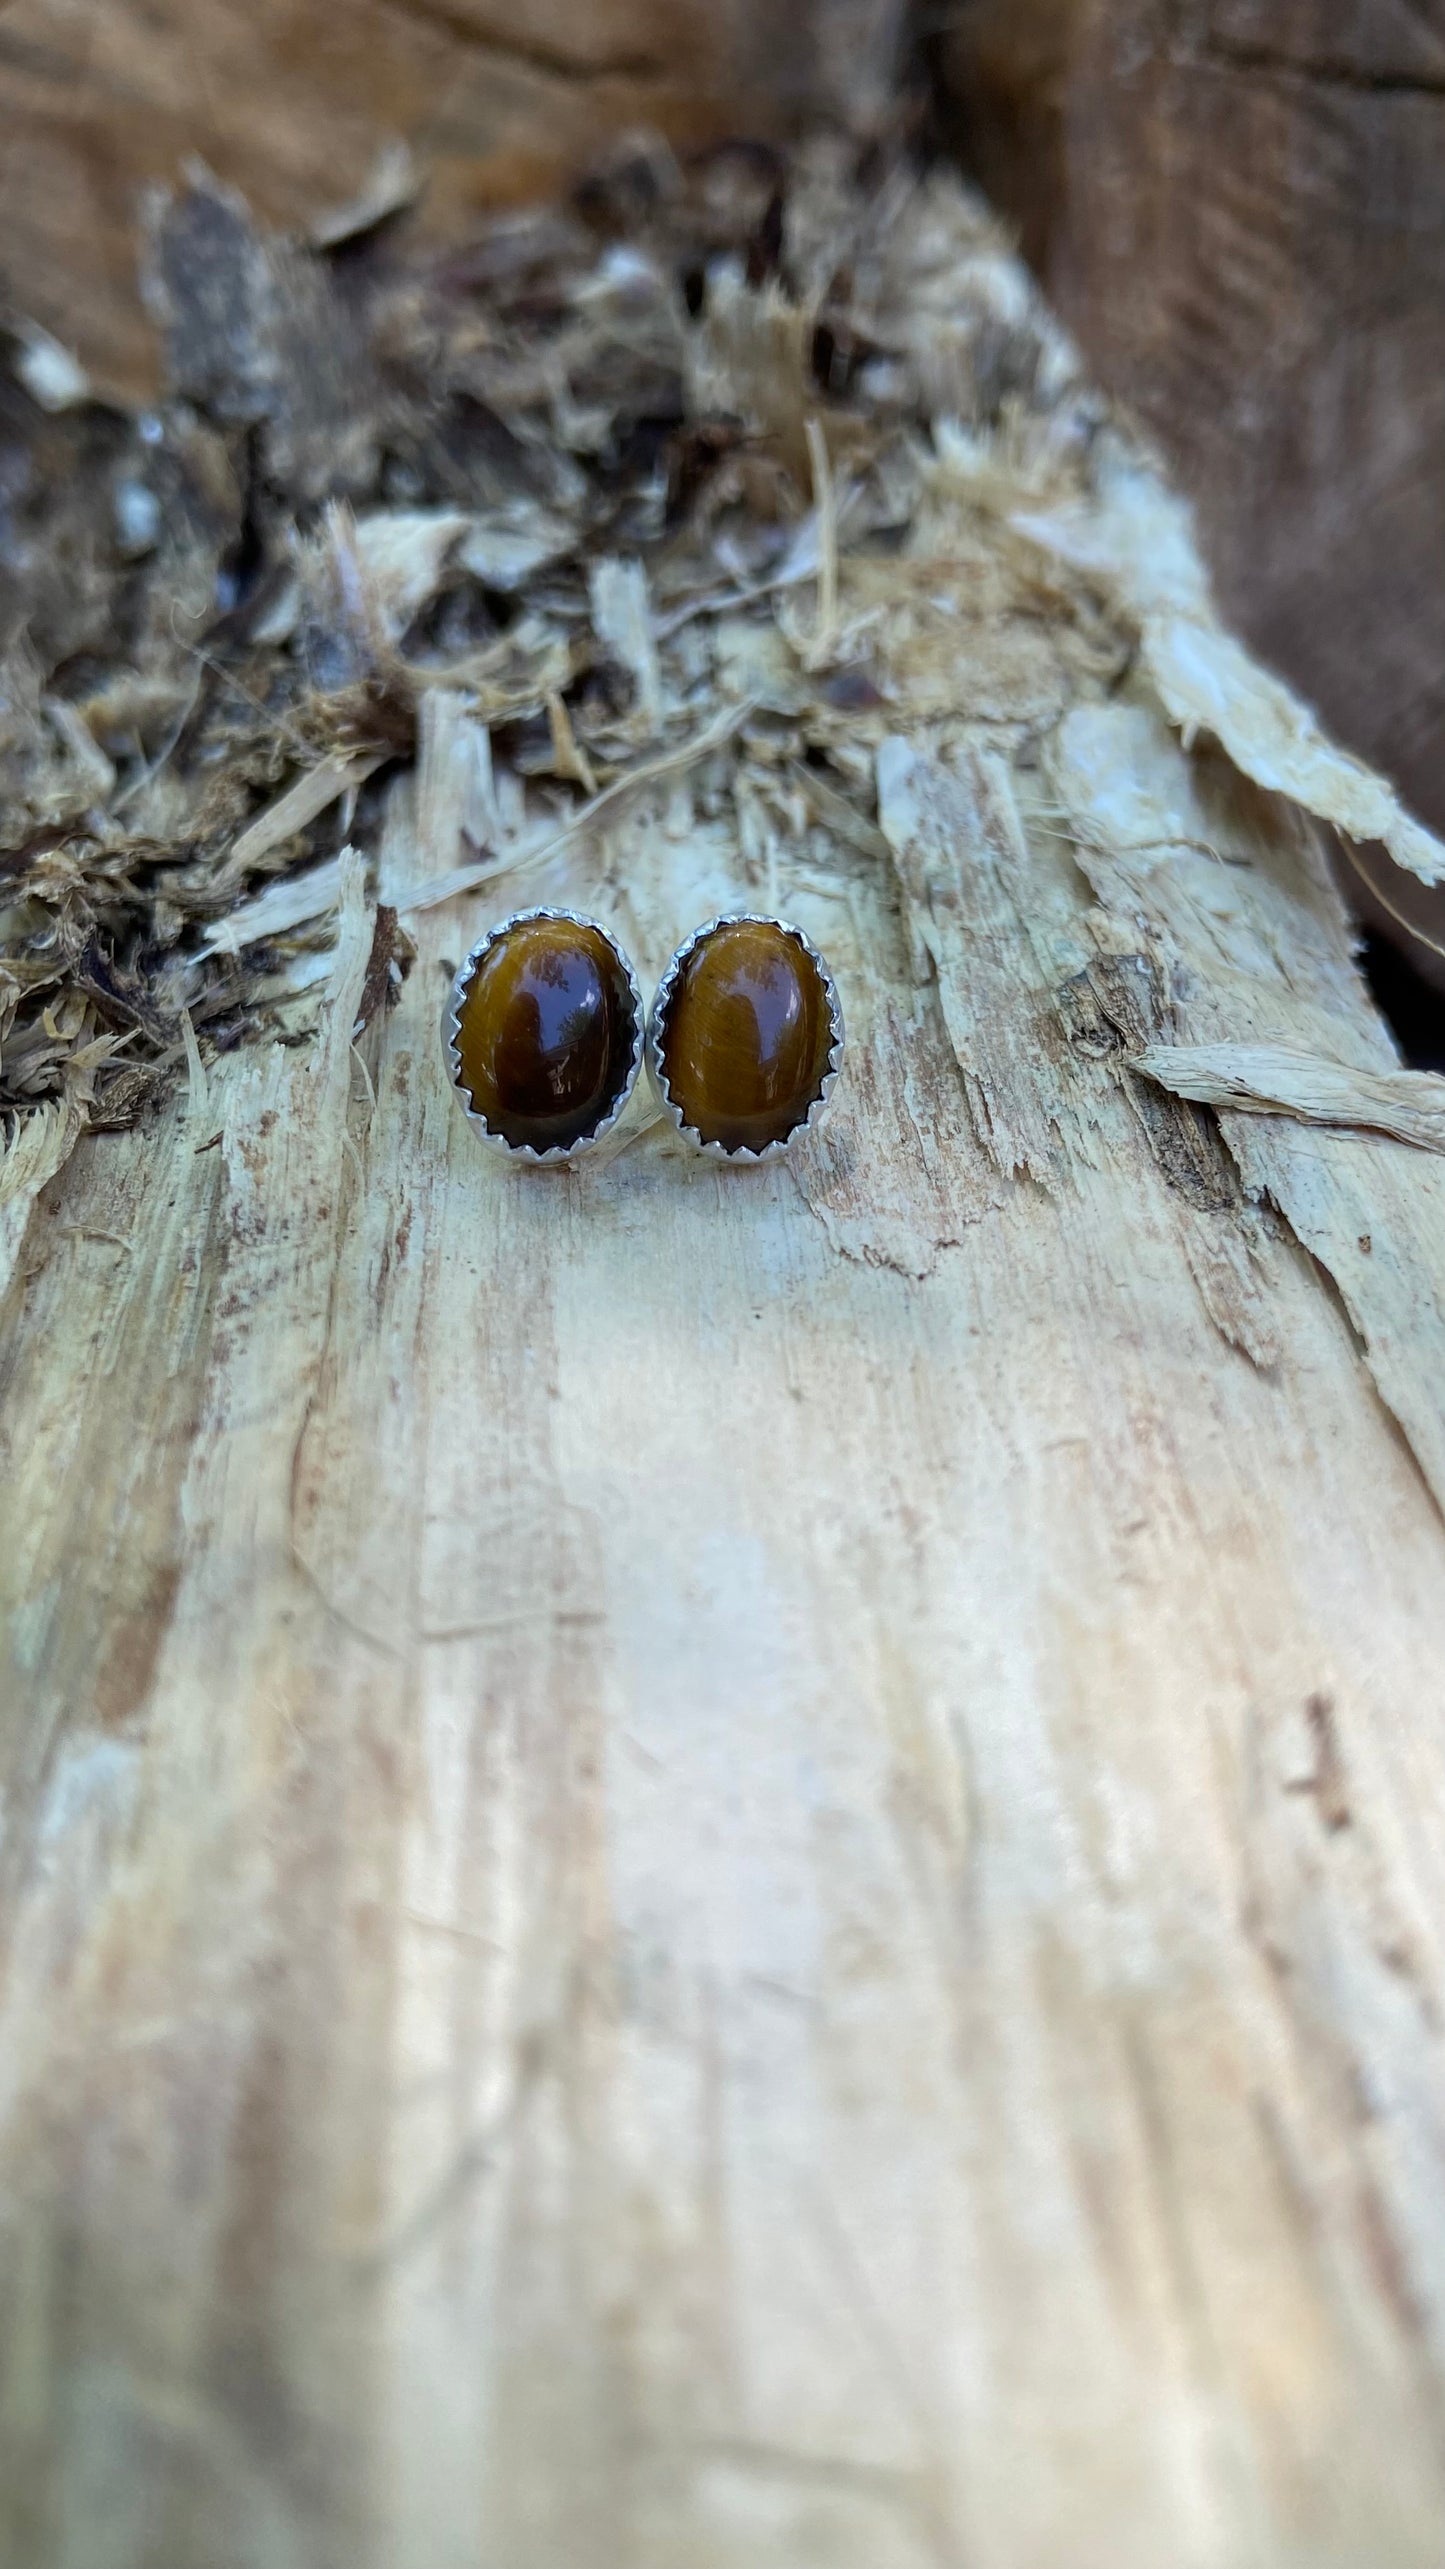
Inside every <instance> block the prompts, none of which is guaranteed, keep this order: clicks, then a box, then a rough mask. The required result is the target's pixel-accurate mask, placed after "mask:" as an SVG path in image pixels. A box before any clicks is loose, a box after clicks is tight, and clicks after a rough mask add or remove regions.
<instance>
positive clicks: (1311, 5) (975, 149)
mask: <svg viewBox="0 0 1445 2569" xmlns="http://www.w3.org/2000/svg"><path fill="white" fill-rule="evenodd" d="M940 60H941V63H942V66H943V73H944V78H945V82H946V84H947V86H948V88H949V89H950V91H951V92H952V94H953V96H954V98H955V99H956V101H957V102H958V113H959V116H960V118H961V131H962V137H963V140H964V143H965V147H966V149H967V152H968V155H969V158H970V160H971V161H972V163H973V165H974V166H975V167H976V168H977V170H978V171H979V173H980V175H981V176H982V178H983V180H984V182H985V184H986V185H987V186H988V187H989V189H990V191H991V192H992V193H993V194H994V196H995V197H996V199H997V201H998V202H999V203H1000V204H1002V205H1004V206H1006V207H1007V208H1008V209H1009V210H1010V211H1012V212H1013V213H1015V214H1016V215H1017V217H1018V218H1019V220H1020V221H1021V223H1022V226H1023V229H1024V236H1025V241H1026V246H1027V247H1028V249H1029V252H1030V255H1031V257H1032V258H1033V259H1034V261H1035V263H1036V265H1037V266H1038V267H1039V269H1040V272H1041V274H1042V275H1043V276H1044V278H1045V280H1046V282H1047V285H1048V287H1049V290H1050V293H1051V294H1052V296H1053V298H1054V300H1055V302H1056V303H1057V305H1058V306H1059V308H1060V309H1061V311H1062V312H1063V314H1064V316H1065V317H1066V319H1067V320H1068V321H1069V322H1070V324H1071V325H1072V326H1073V327H1074V328H1075V329H1076V330H1077V332H1078V333H1079V335H1080V337H1081V339H1082V340H1083V342H1084V344H1085V346H1086V347H1087V349H1088V351H1089V354H1090V357H1091V359H1092V360H1093V362H1094V364H1095V365H1096V367H1097V368H1098V370H1099V372H1100V374H1101V375H1102V376H1103V378H1104V379H1105V381H1106V382H1108V383H1109V385H1110V386H1111V388H1112V389H1113V390H1115V391H1116V392H1118V393H1120V394H1121V395H1122V396H1123V397H1124V398H1125V399H1127V400H1128V401H1129V402H1130V403H1131V404H1132V405H1133V407H1134V408H1135V410H1136V411H1137V412H1138V414H1139V415H1140V416H1141V417H1142V418H1143V419H1145V420H1146V421H1147V422H1148V423H1149V425H1150V427H1151V428H1152V429H1153V430H1154V431H1155V432H1156V433H1157V435H1158V436H1159V437H1160V439H1161V440H1162V442H1163V443H1164V445H1165V447H1166V449H1167V451H1168V453H1169V455H1170V458H1171V461H1172V463H1173V465H1174V467H1175V469H1176V470H1177V472H1178V473H1179V474H1180V476H1181V477H1182V479H1183V480H1184V482H1185V484H1186V486H1187V487H1188V488H1189V489H1190V491H1191V492H1192V493H1193V495H1194V496H1195V498H1196V499H1197V501H1198V503H1199V506H1200V510H1201V514H1202V518H1203V523H1204V531H1205V536H1206V542H1207V549H1208V552H1209V555H1210V558H1211V561H1212V564H1213V566H1214V569H1215V572H1216V575H1217V577H1218V580H1219V584H1220V588H1221V592H1222V595H1223V598H1224V602H1225V606H1226V610H1227V612H1228V614H1229V616H1230V618H1231V620H1232V621H1233V622H1234V623H1235V624H1236V625H1237V626H1238V627H1239V628H1240V629H1241V630H1242V631H1243V632H1244V633H1245V635H1246V636H1247V638H1248V639H1249V640H1250V641H1251V642H1252V643H1253V644H1254V645H1255V647H1256V648H1257V649H1258V650H1260V651H1261V652H1262V653H1263V654H1264V655H1265V656H1266V657H1267V658H1269V659H1270V660H1272V661H1273V662H1275V663H1276V664H1277V665H1278V666H1279V667H1280V668H1282V669H1283V670H1285V671H1286V672H1287V674H1288V675H1289V676H1290V677H1291V678H1292V679H1293V681H1294V682H1295V683H1296V684H1297V685H1298V686H1299V687H1301V688H1302V689H1303V690H1304V692H1305V693H1306V694H1307V695H1308V696H1309V697H1310V698H1311V699H1312V700H1313V701H1314V702H1316V703H1317V704H1318V705H1319V707H1320V709H1321V711H1322V712H1323V714H1324V715H1325V717H1326V719H1327V720H1328V721H1329V722H1330V723H1331V724H1332V725H1333V727H1334V728H1335V729H1336V730H1337V731H1338V732H1339V733H1340V734H1341V736H1342V737H1343V738H1345V739H1346V740H1348V741H1350V742H1351V743H1352V744H1353V746H1355V747H1356V748H1357V749H1359V750H1361V751H1362V752H1363V753H1364V754H1365V755H1367V756H1369V757H1371V758H1373V759H1375V760H1377V761H1378V762H1379V763H1380V764H1381V765H1382V766H1383V767H1384V768H1385V769H1386V771H1387V773H1389V774H1390V775H1392V776H1393V777H1394V778H1395V779H1396V780H1397V781H1398V783H1399V784H1400V786H1401V787H1402V789H1403V790H1404V792H1405V793H1406V794H1407V796H1408V797H1409V798H1410V799H1411V800H1412V801H1413V802H1414V803H1416V804H1417V805H1418V806H1419V808H1420V809H1422V810H1423V811H1424V813H1425V815H1426V817H1427V818H1429V819H1433V820H1435V821H1437V822H1438V821H1439V820H1440V819H1441V818H1442V816H1445V609H1442V606H1441V599H1442V596H1445V581H1442V576H1441V574H1442V568H1445V503H1442V499H1441V494H1440V487H1439V474H1438V471H1437V469H1436V458H1437V456H1438V453H1439V448H1440V441H1441V433H1442V426H1445V418H1442V401H1445V395H1442V391H1441V386H1442V383H1445V364H1442V357H1445V348H1442V337H1441V333H1442V321H1441V314H1442V311H1445V300H1442V293H1441V287H1442V277H1445V267H1442V262H1445V246H1442V245H1445V198H1442V180H1441V175H1440V173H1441V170H1442V167H1445V158H1442V150H1441V144H1442V136H1445V13H1442V11H1441V10H1440V8H1439V7H1438V6H1437V5H1435V0H1426V5H1423V6H1405V5H1397V4H1396V0H1359V5H1355V6H1351V7H1348V8H1342V7H1340V6H1338V5H1330V0H1026V4H1025V5H1022V6H1020V5H1018V0H967V5H966V6H964V7H963V8H962V9H960V10H958V11H957V12H956V13H954V14H953V16H952V17H951V19H950V24H949V28H948V32H947V34H946V36H945V37H944V38H943V39H942V40H941V53H940ZM1411 906H1412V907H1414V906H1416V905H1415V904H1414V902H1413V901H1412V905H1411ZM1431 907H1432V908H1433V914H1434V916H1435V919H1436V922H1437V925H1436V929H1435V933H1437V934H1438V916H1439V905H1438V904H1435V905H1431Z"/></svg>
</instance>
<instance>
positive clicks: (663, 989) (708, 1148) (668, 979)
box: [647, 910, 843, 1168]
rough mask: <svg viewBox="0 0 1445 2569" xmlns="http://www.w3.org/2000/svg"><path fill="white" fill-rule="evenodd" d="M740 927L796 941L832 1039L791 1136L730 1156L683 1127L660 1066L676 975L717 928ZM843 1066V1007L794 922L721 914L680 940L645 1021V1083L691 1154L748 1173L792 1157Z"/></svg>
mask: <svg viewBox="0 0 1445 2569" xmlns="http://www.w3.org/2000/svg"><path fill="white" fill-rule="evenodd" d="M741 927H755V928H781V929H782V930H783V932H784V934H785V935H786V936H790V937H796V938H797V941H798V943H799V945H800V946H801V947H802V949H803V952H804V953H805V954H806V955H807V957H808V959H809V961H810V962H811V963H812V964H813V965H814V966H815V968H816V970H817V973H818V976H819V978H820V980H821V981H822V984H823V990H824V994H825V996H826V998H827V1002H828V1022H829V1026H830V1028H831V1030H832V1038H833V1039H832V1042H831V1044H830V1045H829V1048H828V1062H827V1068H826V1069H825V1070H824V1073H823V1078H822V1082H821V1085H820V1086H819V1089H818V1094H817V1096H816V1097H815V1098H814V1100H813V1103H812V1105H811V1106H810V1107H809V1109H808V1112H807V1114H806V1115H804V1116H803V1117H802V1119H801V1120H800V1122H798V1123H796V1124H795V1125H794V1126H793V1129H792V1131H791V1133H784V1134H783V1136H782V1138H781V1140H779V1141H776V1142H765V1143H764V1145H763V1148H762V1149H761V1150H760V1151H754V1150H751V1149H750V1148H749V1147H748V1145H747V1144H746V1143H739V1144H738V1145H737V1147H736V1148H735V1149H733V1150H729V1149H728V1147H727V1144H726V1143H725V1142H705V1141H704V1140H703V1138H702V1135H701V1133H699V1132H698V1131H697V1129H696V1127H695V1126H694V1125H692V1124H689V1123H687V1122H685V1121H684V1118H683V1113H682V1109H681V1107H680V1106H679V1105H678V1103H677V1100H676V1099H675V1097H674V1096H673V1094H672V1091H671V1089H670V1088H669V1087H668V1084H667V1073H666V1071H665V1070H664V1069H663V1066H662V1029H663V1026H664V1025H665V1023H666V1020H667V1012H668V1008H669V1006H670V1005H671V1001H672V994H673V991H674V990H675V988H676V986H677V977H678V974H679V973H680V972H681V971H682V968H683V966H684V964H685V963H686V962H687V960H688V957H689V956H690V955H691V954H692V953H693V952H694V951H695V949H696V948H697V947H698V946H700V945H702V944H704V943H705V941H706V940H707V938H709V937H710V936H713V935H715V934H716V932H717V930H718V929H719V928H741ZM842 1062H843V1003H842V1001H841V999H840V998H839V996H838V985H837V983H836V981H835V980H834V979H833V976H832V974H831V972H830V971H829V970H828V966H827V964H826V963H825V962H824V960H823V957H822V956H821V955H820V954H819V952H818V949H817V947H816V946H815V945H814V943H813V940H812V938H811V937H810V936H809V935H808V934H807V933H806V931H805V930H804V929H802V928H800V927H798V926H797V925H796V923H795V922H794V921H793V920H792V919H780V918H778V917H777V916H776V915H775V914H774V913H773V912H772V911H770V910H720V911H719V912H718V915H717V917H716V918H715V919H707V920H704V922H703V925H702V926H701V927H700V928H694V929H693V932H692V934H691V936H690V937H684V939H683V941H682V944H681V945H680V946H679V947H678V948H677V950H676V952H675V953H674V954H673V955H672V956H671V957H670V959H669V962H668V965H667V969H666V971H665V972H664V973H663V976H662V979H661V980H660V981H659V983H658V985H657V992H656V996H655V997H654V999H653V1002H652V1012H651V1015H650V1016H649V1018H648V1021H647V1070H648V1077H649V1078H650V1079H651V1082H652V1085H653V1087H654V1088H655V1090H656V1091H657V1094H658V1096H659V1097H660V1099H661V1100H662V1103H663V1106H664V1107H665V1108H666V1110H667V1113H668V1114H669V1115H670V1116H671V1118H672V1121H673V1123H674V1124H675V1125H676V1126H677V1129H678V1131H679V1133H681V1134H683V1135H684V1136H685V1137H686V1139H687V1140H688V1141H689V1142H691V1144H692V1146H693V1149H694V1150H696V1151H701V1152H702V1153H703V1155H704V1156H705V1157H706V1158H707V1159H710V1160H727V1161H728V1162H730V1163H731V1164H732V1165H733V1166H736V1165H737V1164H738V1162H739V1161H744V1162H746V1163H747V1165H748V1166H749V1167H751V1168H756V1167H758V1166H759V1165H760V1164H761V1162H762V1161H764V1160H777V1159H781V1158H782V1156H783V1153H784V1151H790V1150H791V1149H792V1147H793V1144H794V1143H795V1142H796V1141H798V1140H800V1139H801V1137H802V1135H803V1134H804V1133H811V1131H812V1130H813V1127H814V1125H815V1124H817V1123H818V1122H820V1120H821V1118H822V1117H823V1116H824V1115H825V1114H826V1112H827V1108H828V1101H829V1099H830V1097H831V1096H832V1094H833V1090H834V1088H835V1087H836V1086H837V1081H838V1073H839V1070H840V1069H841V1067H842Z"/></svg>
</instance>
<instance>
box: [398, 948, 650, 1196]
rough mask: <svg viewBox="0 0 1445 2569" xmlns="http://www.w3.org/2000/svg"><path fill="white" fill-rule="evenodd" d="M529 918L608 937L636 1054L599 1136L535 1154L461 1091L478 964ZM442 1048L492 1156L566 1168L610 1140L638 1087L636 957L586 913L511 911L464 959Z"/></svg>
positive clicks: (641, 1043) (643, 1031) (641, 1012)
mask: <svg viewBox="0 0 1445 2569" xmlns="http://www.w3.org/2000/svg"><path fill="white" fill-rule="evenodd" d="M529 919H567V920H570V922H571V924H572V926H573V927H575V928H595V929H596V931H597V934H598V935H599V936H600V937H605V938H606V940H607V943H608V945H609V946H610V947H611V949H612V951H613V953H614V954H615V955H616V957H617V960H618V962H619V963H620V964H621V966H622V969H623V972H624V973H625V974H626V976H627V988H628V993H629V995H630V997H631V1001H632V1024H633V1037H632V1055H631V1059H630V1060H629V1062H628V1065H627V1075H626V1077H625V1079H624V1080H623V1083H622V1086H621V1088H620V1089H619V1091H618V1094H617V1099H616V1103H615V1104H614V1105H612V1106H611V1107H609V1109H608V1111H607V1114H606V1116H605V1117H604V1118H603V1121H602V1122H601V1123H600V1124H599V1125H598V1126H597V1127H596V1129H595V1131H593V1132H591V1133H584V1134H583V1135H582V1138H581V1140H580V1141H576V1142H566V1143H563V1142H554V1143H553V1144H552V1145H551V1147H550V1149H548V1150H545V1151H539V1150H537V1149H535V1148H534V1146H533V1145H532V1143H530V1142H509V1141H508V1140H507V1137H506V1135H505V1133H494V1132H493V1130H492V1128H491V1125H490V1124H489V1123H488V1122H487V1119H486V1117H485V1115H483V1114H481V1113H479V1111H478V1109H477V1108H476V1107H475V1106H474V1105H473V1104H472V1099H471V1091H470V1090H469V1089H466V1088H464V1087H463V1086H462V1066H461V1054H460V1051H459V1049H458V1037H459V1035H460V1033H461V1007H462V1001H463V1000H464V999H465V997H466V995H467V992H468V990H469V989H470V988H471V985H472V981H473V978H474V976H475V974H476V970H477V966H478V964H479V963H480V962H481V960H482V957H483V955H485V954H487V953H489V952H490V950H491V948H492V947H493V946H494V945H495V944H496V943H497V941H498V939H499V938H501V937H504V936H506V935H507V934H508V933H509V931H510V930H511V929H513V928H519V927H521V926H522V925H523V924H524V923H525V922H526V921H527V920H529ZM442 1045H443V1049H444V1051H445V1053H446V1062H447V1073H448V1076H449V1078H450V1080H451V1084H452V1093H453V1095H454V1096H455V1098H456V1101H457V1104H458V1105H459V1106H460V1108H461V1110H462V1113H463V1115H464V1116H465V1117H466V1119H467V1122H468V1123H469V1124H470V1126H471V1128H472V1130H473V1132H474V1133H475V1134H476V1136H477V1138H478V1140H479V1141H481V1142H484V1143H485V1144H486V1146H487V1149H488V1150H489V1151H497V1152H499V1153H500V1154H501V1155H502V1157H503V1158H505V1159H508V1160H511V1161H519V1162H521V1163H522V1164H523V1165H524V1166H526V1167H529V1168H537V1169H547V1168H563V1167H565V1166H566V1165H567V1163H568V1162H569V1161H571V1160H579V1159H581V1158H583V1157H584V1156H585V1154H586V1153H587V1152H588V1151H591V1150H595V1149H596V1147H597V1144H598V1143H599V1142H604V1141H605V1140H606V1139H607V1136H608V1134H609V1133H610V1132H611V1131H612V1130H613V1127H614V1126H615V1125H616V1124H617V1122H618V1121H619V1119H620V1117H621V1115H622V1113H623V1110H624V1108H625V1107H626V1106H627V1103H628V1101H629V1099H630V1098H631V1095H632V1092H633V1090H634V1089H635V1087H636V1086H637V1079H638V1073H639V1072H640V1070H641V1068H642V1057H643V1053H644V1052H645V1050H646V1046H647V1011H646V1009H645V1008H644V1006H643V1004H642V991H641V988H640V986H639V983H638V979H637V975H636V973H635V972H634V970H633V968H632V958H631V956H630V955H629V954H628V953H627V951H626V949H625V947H623V946H621V945H620V944H619V943H618V941H617V939H616V937H615V936H614V935H613V933H612V930H611V929H610V928H608V927H604V925H603V923H602V921H601V920H600V919H593V918H589V917H588V915H587V913H586V912H585V911H584V910H568V909H562V908H559V907H557V906H555V905H553V904H550V903H538V904H533V905H531V906H530V907H528V908H527V909H525V910H509V911H508V913H507V915H506V917H505V918H504V919H498V920H496V921H495V922H494V923H493V925H492V926H491V927H490V928H488V929H487V930H486V931H485V933H484V934H483V935H482V936H480V937H478V939H477V941H476V944H475V945H474V946H472V947H471V949H470V950H469V952H468V953H467V954H465V955H464V956H463V958H462V961H461V963H460V964H459V965H458V967H457V972H456V977H455V979H454V980H453V982H452V988H451V997H450V999H449V1000H448V1002H447V1005H446V1009H445V1012H444V1014H443V1017H442Z"/></svg>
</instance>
